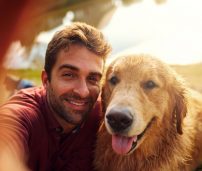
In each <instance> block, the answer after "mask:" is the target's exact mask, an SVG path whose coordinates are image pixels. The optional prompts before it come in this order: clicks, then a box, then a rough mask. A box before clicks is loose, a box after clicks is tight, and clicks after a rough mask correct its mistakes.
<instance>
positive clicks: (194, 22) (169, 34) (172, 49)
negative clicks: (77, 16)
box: [103, 0, 202, 64]
mask: <svg viewBox="0 0 202 171" xmlns="http://www.w3.org/2000/svg"><path fill="white" fill-rule="evenodd" d="M103 31H104V33H105V35H107V37H108V39H109V41H110V42H111V44H112V45H113V48H114V50H113V54H114V55H116V54H120V53H123V52H124V53H150V54H152V55H154V56H157V57H159V58H161V59H163V60H164V61H166V62H167V63H170V64H189V63H197V62H202V1H201V0H167V2H166V3H163V4H161V5H157V4H155V2H154V1H153V0H144V1H143V2H140V3H136V4H133V5H131V6H128V7H120V8H119V9H118V10H117V11H116V13H115V14H114V15H113V17H112V20H111V22H110V23H109V24H108V25H107V27H105V28H104V29H103Z"/></svg>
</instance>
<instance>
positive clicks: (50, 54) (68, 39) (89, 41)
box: [44, 22, 111, 80]
mask: <svg viewBox="0 0 202 171" xmlns="http://www.w3.org/2000/svg"><path fill="white" fill-rule="evenodd" d="M77 43H78V44H82V45H84V46H86V48H88V49H89V50H90V51H92V52H93V53H95V54H97V55H98V56H100V57H101V58H103V60H104V62H105V60H106V57H107V55H108V54H109V53H110V51H111V46H110V45H109V44H108V43H107V41H106V40H105V39H104V36H103V34H102V33H101V32H100V31H99V30H98V29H96V28H94V27H93V26H90V25H88V24H86V23H81V22H74V23H72V24H71V25H70V26H67V27H65V28H64V29H63V30H61V31H59V32H57V33H56V34H55V35H54V36H53V38H52V40H51V41H50V42H49V44H48V47H47V50H46V56H45V65H44V69H45V71H46V73H47V75H48V79H49V80H50V79H51V71H52V68H53V66H54V64H55V62H56V59H57V54H58V53H59V51H60V50H62V49H65V48H66V47H68V46H69V45H70V44H77Z"/></svg>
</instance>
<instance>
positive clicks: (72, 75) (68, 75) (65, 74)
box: [62, 73, 74, 78]
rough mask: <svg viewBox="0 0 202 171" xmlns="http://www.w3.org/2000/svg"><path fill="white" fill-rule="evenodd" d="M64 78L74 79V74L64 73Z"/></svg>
mask: <svg viewBox="0 0 202 171" xmlns="http://www.w3.org/2000/svg"><path fill="white" fill-rule="evenodd" d="M62 76H63V77H68V78H73V77H74V74H72V73H64V74H62Z"/></svg>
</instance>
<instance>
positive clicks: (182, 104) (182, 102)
mask: <svg viewBox="0 0 202 171" xmlns="http://www.w3.org/2000/svg"><path fill="white" fill-rule="evenodd" d="M176 81H177V83H176V85H175V87H174V89H173V93H174V102H175V106H174V110H173V116H174V117H176V128H177V132H178V133H179V134H182V133H183V131H182V121H183V119H184V117H185V116H186V113H187V103H186V88H185V86H184V83H183V81H181V79H179V80H178V79H177V80H176Z"/></svg>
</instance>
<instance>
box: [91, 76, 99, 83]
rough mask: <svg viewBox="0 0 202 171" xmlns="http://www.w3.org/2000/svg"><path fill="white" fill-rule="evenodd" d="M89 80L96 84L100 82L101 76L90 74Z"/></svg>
mask: <svg viewBox="0 0 202 171" xmlns="http://www.w3.org/2000/svg"><path fill="white" fill-rule="evenodd" d="M88 80H89V81H91V82H93V83H94V84H99V82H100V77H99V78H98V77H96V76H89V77H88Z"/></svg>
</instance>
